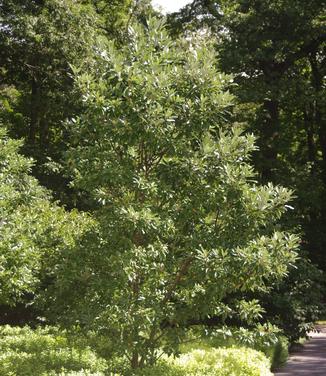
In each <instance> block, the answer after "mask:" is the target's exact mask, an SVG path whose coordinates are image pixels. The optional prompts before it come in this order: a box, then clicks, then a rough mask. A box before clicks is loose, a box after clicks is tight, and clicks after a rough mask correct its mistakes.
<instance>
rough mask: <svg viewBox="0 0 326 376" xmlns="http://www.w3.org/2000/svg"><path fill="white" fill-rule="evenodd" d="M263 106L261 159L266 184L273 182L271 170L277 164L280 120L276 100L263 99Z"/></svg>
mask: <svg viewBox="0 0 326 376" xmlns="http://www.w3.org/2000/svg"><path fill="white" fill-rule="evenodd" d="M263 106H264V110H265V113H266V116H265V119H264V123H263V128H262V135H261V142H262V145H261V153H262V157H263V166H262V179H263V181H265V182H267V181H271V180H273V175H274V174H273V170H274V169H275V165H276V162H277V151H278V150H277V149H278V147H277V143H278V139H279V132H280V119H279V103H278V101H277V100H275V99H265V100H264V105H263Z"/></svg>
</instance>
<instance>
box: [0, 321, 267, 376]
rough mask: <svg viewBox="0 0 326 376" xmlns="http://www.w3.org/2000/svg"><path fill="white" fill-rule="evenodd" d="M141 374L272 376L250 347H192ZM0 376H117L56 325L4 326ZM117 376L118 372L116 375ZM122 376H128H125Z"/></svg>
mask: <svg viewBox="0 0 326 376" xmlns="http://www.w3.org/2000/svg"><path fill="white" fill-rule="evenodd" d="M136 374H137V376H271V375H272V373H271V372H270V361H269V360H268V359H267V358H266V356H265V355H264V354H263V353H261V352H259V351H256V350H253V349H250V348H246V347H230V348H209V347H207V348H203V349H193V350H191V351H189V352H187V353H185V354H182V355H181V356H180V357H178V358H172V357H166V358H164V359H163V360H161V361H160V362H159V363H158V364H157V365H155V366H153V367H147V368H146V369H142V370H140V371H139V372H138V373H136ZM0 375H1V376H68V375H69V376H104V375H113V373H111V372H110V371H109V369H108V365H107V363H106V361H105V360H104V359H102V358H100V357H99V356H98V355H96V354H95V352H94V351H93V350H91V348H90V347H87V346H85V344H83V345H80V344H79V345H78V342H77V341H72V340H71V338H69V336H67V335H66V333H65V332H63V331H62V330H60V329H58V328H55V327H45V328H38V329H34V330H33V329H31V328H29V327H24V328H17V327H10V326H2V327H0ZM115 375H116V376H118V375H117V374H115ZM119 376H123V375H122V374H121V375H119Z"/></svg>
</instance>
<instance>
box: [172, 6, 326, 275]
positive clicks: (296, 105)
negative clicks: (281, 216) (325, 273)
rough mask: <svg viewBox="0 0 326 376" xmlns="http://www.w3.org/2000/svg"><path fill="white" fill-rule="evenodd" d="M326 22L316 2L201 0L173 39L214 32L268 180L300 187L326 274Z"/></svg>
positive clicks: (176, 24)
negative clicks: (197, 31) (201, 30)
mask: <svg viewBox="0 0 326 376" xmlns="http://www.w3.org/2000/svg"><path fill="white" fill-rule="evenodd" d="M324 16H325V9H324V4H323V2H322V1H319V0H309V1H304V2H303V1H295V0H293V1H292V0H283V1H251V0H249V1H247V0H246V1H244V0H222V1H219V2H217V1H211V0H208V1H207V0H196V1H193V2H192V3H191V4H190V5H188V6H187V7H185V8H184V9H183V10H182V11H181V12H180V13H178V14H174V15H171V16H170V29H171V32H172V33H179V32H183V31H187V30H193V29H198V28H206V30H210V32H212V33H213V34H214V35H215V36H216V38H217V40H218V42H217V46H216V48H217V50H218V52H219V56H220V67H221V69H222V71H224V72H227V73H233V74H234V75H235V81H236V83H237V86H234V87H233V93H235V94H236V96H237V97H238V98H239V101H240V105H239V107H238V111H237V115H238V120H239V121H240V122H246V123H247V126H248V129H249V130H250V131H253V132H254V133H255V134H256V135H257V136H258V145H259V151H258V152H256V153H255V158H254V162H255V166H256V167H257V169H258V171H259V172H260V175H261V180H262V181H273V182H274V183H281V184H285V185H287V186H290V187H292V188H293V189H295V191H296V195H297V196H298V198H297V200H296V202H295V207H296V208H297V209H298V210H297V216H296V217H295V219H294V222H296V223H297V224H299V226H300V227H301V229H302V231H303V234H304V235H303V237H304V242H303V246H304V248H305V249H306V250H308V251H309V257H310V258H311V259H312V260H313V261H314V262H316V263H317V264H318V265H319V266H320V267H321V268H323V269H325V267H326V263H325V260H326V259H325V252H324V249H325V241H326V239H325V236H324V234H325V224H326V219H325V218H326V214H325V213H326V212H325V204H324V201H325V200H324V199H323V196H324V192H325V180H324V174H325V150H324V146H323V145H324V131H325V129H326V127H325V103H324V98H325V92H324V91H325V85H324V82H323V79H322V77H323V76H325V24H324V22H323V18H324Z"/></svg>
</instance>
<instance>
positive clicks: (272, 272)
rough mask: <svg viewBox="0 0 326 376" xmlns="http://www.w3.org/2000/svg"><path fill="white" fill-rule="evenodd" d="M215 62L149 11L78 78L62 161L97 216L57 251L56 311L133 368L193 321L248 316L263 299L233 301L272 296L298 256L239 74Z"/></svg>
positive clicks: (197, 42) (198, 42)
mask: <svg viewBox="0 0 326 376" xmlns="http://www.w3.org/2000/svg"><path fill="white" fill-rule="evenodd" d="M215 65H216V56H215V55H214V49H213V44H212V43H211V42H210V41H208V40H206V39H205V38H203V37H198V38H194V39H192V40H178V41H172V40H171V39H170V38H169V37H168V35H167V32H166V30H165V28H164V25H163V24H162V22H161V21H158V20H156V19H150V20H149V21H148V27H144V26H139V25H134V27H133V28H132V29H130V30H129V39H128V43H127V44H126V45H125V46H124V47H122V48H120V49H117V48H115V47H114V45H110V46H109V47H108V49H107V50H106V51H103V52H102V53H100V54H99V57H98V63H97V64H95V65H94V68H93V69H94V70H93V71H91V70H90V71H89V72H88V73H87V74H79V76H78V79H77V83H78V87H79V90H81V92H82V95H83V99H84V109H83V114H82V115H81V116H80V117H78V118H75V119H73V120H72V121H71V132H72V135H73V137H72V140H71V142H72V145H71V151H70V153H69V155H68V156H67V162H68V166H69V167H70V168H71V170H72V171H73V172H74V182H73V184H74V185H75V186H76V187H78V188H79V189H82V190H84V191H86V192H88V193H89V194H90V195H91V196H92V197H93V198H94V199H96V200H97V202H98V206H97V209H96V210H95V211H94V218H95V219H96V224H95V225H94V227H93V229H92V231H90V232H89V234H88V235H87V236H85V237H84V239H83V240H82V241H81V242H80V246H79V247H76V248H75V249H72V250H71V251H70V252H69V251H68V252H65V253H64V254H59V257H58V260H57V264H56V265H55V270H56V280H55V282H54V285H53V287H52V290H51V291H49V293H50V294H51V295H52V296H51V299H52V300H53V302H54V304H53V305H52V307H51V309H52V312H53V310H55V308H57V315H59V316H61V318H62V320H66V321H68V322H70V323H79V324H80V325H81V326H83V327H86V328H94V329H96V330H99V331H102V332H104V333H108V335H110V336H111V338H113V339H114V341H115V347H116V349H117V350H120V351H121V352H122V353H124V354H125V356H126V357H127V358H128V359H129V360H130V364H131V366H132V367H133V368H138V367H141V366H143V365H145V364H148V363H152V362H154V361H155V359H157V357H158V356H159V354H160V352H161V351H164V352H167V353H170V352H173V351H174V349H175V348H176V347H175V345H176V344H177V343H178V342H179V341H180V339H181V338H182V335H183V333H184V332H185V330H186V329H185V328H188V327H189V326H190V325H191V324H192V323H196V324H198V323H202V322H205V320H207V319H208V318H211V317H214V318H215V320H217V321H218V322H220V323H221V324H223V323H224V322H225V320H227V318H228V317H230V316H231V315H233V316H235V315H238V316H239V317H241V318H242V319H243V320H251V319H252V318H253V316H255V315H257V314H258V313H259V312H260V308H259V304H258V302H256V301H252V302H250V301H245V300H241V299H238V300H237V301H236V302H233V303H232V307H231V306H230V305H229V304H227V303H226V302H227V301H228V299H227V298H228V297H230V296H232V294H234V293H237V294H236V295H237V296H239V294H238V293H239V291H240V292H241V291H242V292H244V293H247V292H252V291H258V290H260V291H262V290H264V291H266V289H269V288H270V287H271V286H272V285H273V283H275V282H276V281H278V280H280V279H281V278H282V277H283V276H284V275H286V273H287V270H288V267H289V265H290V264H291V263H293V262H294V260H295V258H296V252H295V248H296V246H297V238H296V237H295V236H294V235H291V234H288V233H285V232H282V231H281V230H280V229H279V226H278V224H277V222H278V220H279V219H280V217H281V215H282V213H284V212H285V211H286V208H287V205H286V203H287V202H288V201H289V199H290V197H291V192H290V191H288V190H286V189H285V188H281V187H273V186H272V185H271V184H269V185H267V186H259V185H257V184H256V182H255V179H254V172H253V169H252V167H251V165H250V163H249V160H250V154H251V152H252V151H253V150H254V149H255V146H254V139H253V136H251V135H243V134H242V132H241V130H240V129H239V127H238V126H237V125H232V123H231V122H230V120H229V119H230V109H231V106H232V102H233V98H232V96H231V95H230V93H229V92H228V90H227V88H228V86H229V85H230V84H231V80H230V77H228V76H225V75H223V74H221V73H219V72H218V71H217V70H216V67H215ZM76 284H78V289H76ZM57 317H58V316H57Z"/></svg>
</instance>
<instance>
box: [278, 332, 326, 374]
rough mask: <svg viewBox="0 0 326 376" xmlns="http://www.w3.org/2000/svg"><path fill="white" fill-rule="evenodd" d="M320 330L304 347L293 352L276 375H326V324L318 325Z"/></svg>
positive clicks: (312, 335)
mask: <svg viewBox="0 0 326 376" xmlns="http://www.w3.org/2000/svg"><path fill="white" fill-rule="evenodd" d="M316 329H317V330H318V332H316V333H311V334H310V337H311V339H310V340H309V341H307V343H305V345H304V346H303V349H302V350H300V351H299V352H296V353H293V354H292V355H291V356H290V358H289V360H288V362H287V363H286V365H285V366H284V367H283V368H281V369H279V370H277V371H276V372H275V376H310V375H319V376H326V326H325V325H324V326H317V328H316Z"/></svg>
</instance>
